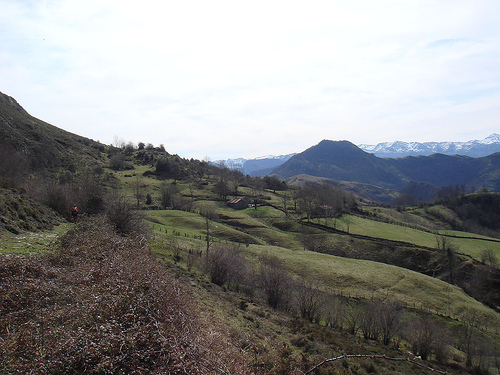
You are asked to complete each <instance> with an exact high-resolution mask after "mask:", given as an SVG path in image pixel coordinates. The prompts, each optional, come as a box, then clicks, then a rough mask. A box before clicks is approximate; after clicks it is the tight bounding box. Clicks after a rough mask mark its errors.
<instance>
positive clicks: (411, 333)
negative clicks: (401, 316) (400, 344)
mask: <svg viewBox="0 0 500 375" xmlns="http://www.w3.org/2000/svg"><path fill="white" fill-rule="evenodd" d="M446 336H449V334H448V333H447V332H446V331H445V329H444V327H442V326H441V325H440V324H439V323H437V322H436V321H434V320H433V319H432V318H431V317H429V316H419V317H417V318H414V319H412V320H411V321H410V322H409V323H408V325H407V326H406V332H405V337H406V340H407V341H408V343H409V344H410V345H411V346H412V350H413V352H414V353H415V354H416V355H419V356H421V357H422V359H423V360H427V359H428V358H429V356H430V355H431V354H432V353H436V352H439V354H440V355H441V354H442V353H444V352H443V348H442V347H441V345H442V344H443V337H446ZM436 348H437V349H436Z"/></svg>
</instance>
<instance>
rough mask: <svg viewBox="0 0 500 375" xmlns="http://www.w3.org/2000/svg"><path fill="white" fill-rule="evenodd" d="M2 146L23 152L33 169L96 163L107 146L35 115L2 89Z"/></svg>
mask: <svg viewBox="0 0 500 375" xmlns="http://www.w3.org/2000/svg"><path fill="white" fill-rule="evenodd" d="M0 148H2V149H3V150H7V151H8V152H17V153H19V154H21V155H23V156H24V157H25V158H27V159H28V162H29V164H30V166H31V168H32V169H33V170H41V169H44V168H57V167H65V168H68V167H71V166H73V167H76V166H78V165H85V164H95V163H97V162H99V161H100V160H101V156H100V152H101V151H104V149H105V146H104V145H102V144H100V143H98V142H95V141H93V140H91V139H88V138H84V137H81V136H78V135H76V134H72V133H69V132H66V131H64V130H62V129H59V128H57V127H55V126H53V125H50V124H48V123H46V122H43V121H41V120H39V119H37V118H35V117H33V116H31V115H30V114H29V113H28V112H26V111H25V110H24V109H23V107H21V106H20V105H19V103H18V102H17V101H16V100H15V99H14V98H12V97H10V96H8V95H5V94H3V93H1V92H0ZM7 151H6V152H7Z"/></svg>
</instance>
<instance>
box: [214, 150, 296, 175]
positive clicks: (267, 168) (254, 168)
mask: <svg viewBox="0 0 500 375" xmlns="http://www.w3.org/2000/svg"><path fill="white" fill-rule="evenodd" d="M293 155H295V154H288V155H279V156H273V155H268V156H259V157H257V158H254V159H243V158H238V159H227V160H217V161H215V162H214V164H220V163H221V162H224V165H225V166H226V167H228V168H230V169H237V170H239V171H241V172H242V173H243V174H248V175H250V176H261V177H263V176H265V175H266V174H269V173H270V172H271V170H272V169H273V168H276V167H277V166H279V165H281V164H283V163H284V162H285V161H287V160H288V159H290V158H291V157H292V156H293Z"/></svg>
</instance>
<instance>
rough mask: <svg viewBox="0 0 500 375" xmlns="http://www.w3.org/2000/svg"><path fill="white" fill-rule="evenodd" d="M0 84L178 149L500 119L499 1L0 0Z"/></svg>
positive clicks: (418, 135) (95, 129)
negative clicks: (244, 0)
mask: <svg viewBox="0 0 500 375" xmlns="http://www.w3.org/2000/svg"><path fill="white" fill-rule="evenodd" d="M0 91H1V92H3V93H5V94H7V95H10V96H12V97H14V98H15V99H16V100H17V101H18V102H19V103H20V104H21V105H22V106H23V107H24V108H25V109H26V110H27V111H28V112H29V113H30V114H32V115H33V116H35V117H37V118H39V119H41V120H44V121H46V122H49V123H51V124H53V125H55V126H57V127H60V128H62V129H65V130H68V131H71V132H74V133H77V134H80V135H83V136H85V137H89V138H92V139H94V140H99V141H101V142H104V143H107V144H111V143H114V142H115V140H116V139H121V140H124V141H125V142H128V141H131V142H134V143H137V142H139V141H142V142H145V143H153V144H154V145H155V146H157V145H159V144H163V145H164V146H165V148H166V149H167V151H169V152H170V153H177V154H179V155H180V156H182V157H186V158H191V157H194V158H198V159H202V158H204V157H207V156H208V157H210V158H211V159H212V160H216V159H220V158H233V157H246V158H250V157H257V156H263V155H279V154H287V153H292V152H301V151H303V150H305V149H306V148H308V147H310V146H313V145H315V144H317V143H318V142H320V141H321V140H323V139H330V140H343V139H346V140H349V141H351V142H353V143H355V144H360V143H365V144H376V143H378V142H383V141H395V140H402V141H447V140H450V141H466V140H470V139H483V138H485V137H487V136H488V135H490V134H491V133H494V132H497V133H498V132H500V1H498V0H467V1H465V0H464V1H461V0H456V1H455V0H439V1H436V0H429V1H424V0H404V1H400V0H397V1H389V0H377V1H373V0H367V1H357V0H354V1H353V0H349V1H348V0H344V1H333V0H331V1H314V0H307V1H291V0H288V1H272V0H266V1H258V0H253V1H246V2H243V1H237V0H231V1H217V0H210V1H207V0H200V1H190V0H180V1H179V0H177V1H165V0H163V1H150V0H142V1H128V0H86V1H81V0H45V1H43V0H38V1H37V0H0Z"/></svg>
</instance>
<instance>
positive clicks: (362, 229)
mask: <svg viewBox="0 0 500 375" xmlns="http://www.w3.org/2000/svg"><path fill="white" fill-rule="evenodd" d="M348 220H349V232H350V233H353V234H361V235H366V236H371V237H379V238H384V239H388V240H393V241H403V242H409V243H413V244H415V245H418V246H425V247H431V248H436V247H437V242H436V233H438V234H443V235H450V236H453V238H452V240H451V241H452V244H453V246H454V247H455V249H456V251H457V252H460V253H464V254H469V255H471V256H472V257H474V258H476V259H480V257H481V254H482V253H483V251H484V250H489V249H491V250H493V251H494V252H495V254H497V257H500V240H498V239H495V238H490V237H486V236H480V235H477V234H471V233H465V232H459V231H449V230H439V231H436V233H431V232H425V231H422V230H418V229H414V228H411V227H405V226H402V225H396V224H390V223H384V222H380V221H375V220H370V219H367V218H364V217H359V216H354V215H349V217H348ZM328 225H330V226H333V220H329V221H328ZM336 227H337V228H338V229H341V230H344V231H347V230H348V227H347V224H346V223H345V222H342V220H337V221H336ZM464 237H468V238H464Z"/></svg>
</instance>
